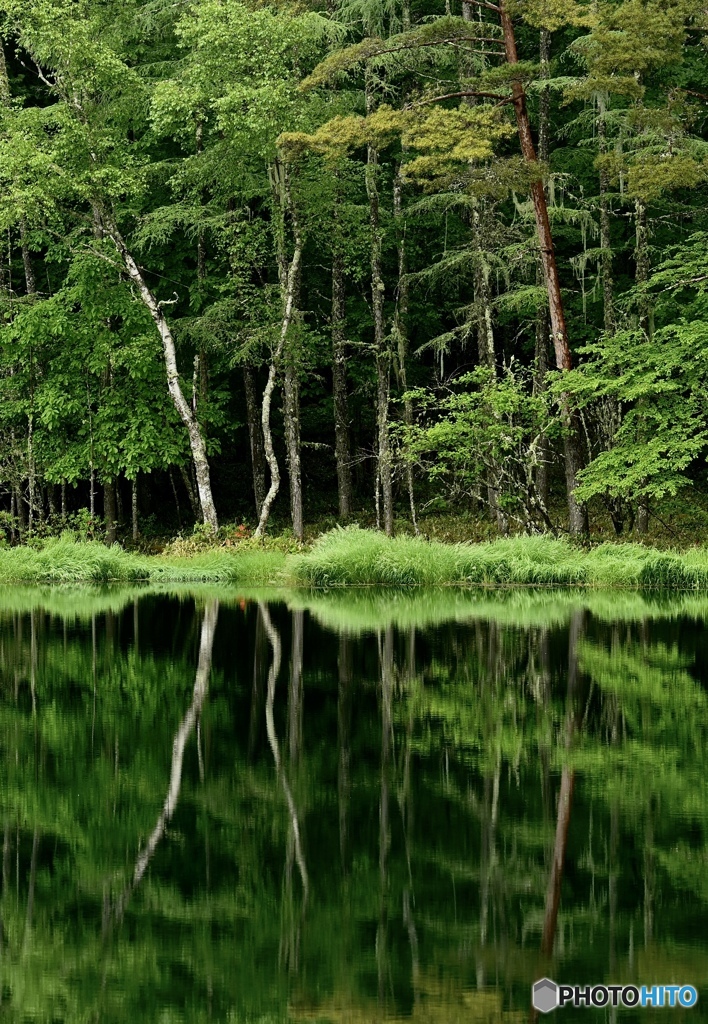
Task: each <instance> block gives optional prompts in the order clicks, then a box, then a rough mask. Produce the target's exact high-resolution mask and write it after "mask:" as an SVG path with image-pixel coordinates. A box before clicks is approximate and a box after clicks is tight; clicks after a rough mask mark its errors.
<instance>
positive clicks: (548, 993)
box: [531, 978, 558, 1013]
mask: <svg viewBox="0 0 708 1024" xmlns="http://www.w3.org/2000/svg"><path fill="white" fill-rule="evenodd" d="M531 1002H532V1003H533V1008H534V1010H538V1011H539V1013H550V1012H551V1010H555V1008H556V1007H557V1006H558V986H557V985H556V983H555V981H551V979H550V978H541V980H540V981H536V982H534V986H533V988H532V990H531Z"/></svg>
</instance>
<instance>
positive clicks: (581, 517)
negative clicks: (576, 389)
mask: <svg viewBox="0 0 708 1024" xmlns="http://www.w3.org/2000/svg"><path fill="white" fill-rule="evenodd" d="M499 12H500V18H501V27H502V32H503V35H504V50H505V54H506V60H507V63H508V64H518V62H519V57H518V54H517V52H516V38H515V36H514V26H513V23H512V20H511V17H510V15H509V13H508V11H507V10H506V8H505V5H504V3H503V2H502V3H501V4H500V7H499ZM511 95H512V99H513V103H514V113H515V114H516V126H517V129H518V132H519V143H520V145H521V153H522V155H523V157H524V160H525V161H526V162H527V163H528V164H536V163H537V159H536V150H535V148H534V144H533V137H532V135H531V124H530V122H529V115H528V110H527V109H526V94H525V93H524V87H523V85H522V84H521V82H520V81H514V82H512V86H511ZM531 197H532V199H533V209H534V214H535V217H536V230H537V232H538V243H539V247H540V250H541V263H542V264H543V276H544V279H545V282H546V292H547V294H548V311H549V314H550V318H551V333H552V335H553V349H554V351H555V356H556V367H557V368H558V369H559V370H569V369H570V368H571V365H572V361H571V358H570V346H569V344H568V328H567V326H566V322H565V311H564V309H563V298H562V296H561V289H560V279H559V277H558V264H557V263H556V254H555V251H554V248H553V235H552V233H551V224H550V221H549V219H548V205H547V203H546V193H545V190H544V187H543V181H542V180H541V178H540V176H537V178H536V180H534V182H533V183H532V185H531ZM561 411H562V414H563V420H564V421H565V426H566V431H567V436H566V442H565V476H566V486H567V488H568V507H569V511H570V532H571V533H573V534H577V533H586V532H587V528H588V527H587V510H586V509H585V507H584V506H581V505H579V504H578V502H577V501H576V499H575V497H574V494H573V492H574V491H575V487H576V484H577V474H578V470H579V469H580V468H581V465H582V457H581V454H580V450H579V444H578V430H577V424H576V423H575V422H574V420H575V417H574V416H573V415H572V413H571V410H570V404H569V402H568V399H567V397H566V396H565V395H563V396H562V397H561Z"/></svg>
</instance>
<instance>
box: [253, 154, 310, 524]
mask: <svg viewBox="0 0 708 1024" xmlns="http://www.w3.org/2000/svg"><path fill="white" fill-rule="evenodd" d="M284 188H285V201H286V206H287V208H288V209H289V212H290V220H291V224H292V231H293V241H294V250H293V258H292V260H291V261H290V266H289V267H288V270H287V278H286V281H285V294H284V298H283V320H282V324H281V327H280V336H279V338H278V344H277V345H276V348H275V351H274V352H273V355H272V357H271V363H270V368H269V370H268V380H267V381H266V386H265V390H264V391H263V403H262V407H261V425H262V427H263V444H264V449H265V456H266V461H267V463H268V467H269V469H270V487H269V488H268V493H267V494H266V496H265V499H264V501H263V507H262V509H261V516H260V519H259V521H258V526H257V527H256V532H255V534H254V536H255V537H262V536H263V534H264V533H265V529H266V526H267V523H268V517H269V516H270V510H271V506H272V504H273V502H274V501H275V498H276V496H277V494H278V490H279V489H280V468H279V466H278V460H277V458H276V456H275V450H274V448H273V435H272V433H271V429H270V407H271V402H272V400H273V390H274V389H275V377H276V374H277V372H278V368H279V366H280V363H281V361H282V358H283V352H284V350H285V344H286V341H287V337H288V331H289V329H290V325H291V323H292V320H293V314H294V312H295V297H296V294H297V285H298V281H299V278H300V262H301V260H302V235H301V233H300V222H299V220H298V216H297V211H296V210H295V207H294V205H293V203H292V199H291V197H290V187H289V179H288V175H287V174H286V175H285V185H284Z"/></svg>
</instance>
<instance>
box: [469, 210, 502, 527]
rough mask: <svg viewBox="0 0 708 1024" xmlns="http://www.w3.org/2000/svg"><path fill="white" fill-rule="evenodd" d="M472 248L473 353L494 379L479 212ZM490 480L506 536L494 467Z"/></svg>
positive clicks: (489, 497) (486, 265)
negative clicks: (475, 318)
mask: <svg viewBox="0 0 708 1024" xmlns="http://www.w3.org/2000/svg"><path fill="white" fill-rule="evenodd" d="M471 228H472V244H473V246H474V251H475V268H474V297H475V305H476V307H477V352H478V356H479V363H480V366H485V367H486V368H487V369H488V370H489V371H490V373H491V374H492V376H493V377H494V378H495V379H496V377H497V358H496V352H495V350H494V326H493V322H492V296H491V289H490V287H489V273H490V268H489V261H488V259H487V254H486V253H485V251H484V247H483V245H482V218H481V216H480V213H479V208H478V207H477V206H476V205H475V207H474V208H473V210H472V223H471ZM489 476H490V480H489V482H488V484H487V501H488V502H489V507H490V508H491V510H492V512H493V513H494V517H495V519H496V521H497V529H498V530H499V532H500V533H501V534H502V536H506V534H507V533H508V532H509V523H508V520H507V518H506V516H505V515H504V513H503V511H502V508H501V505H500V503H499V493H500V477H501V473H500V471H499V467H498V466H497V465H496V464H492V465H490V467H489Z"/></svg>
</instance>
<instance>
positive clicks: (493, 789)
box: [479, 751, 501, 947]
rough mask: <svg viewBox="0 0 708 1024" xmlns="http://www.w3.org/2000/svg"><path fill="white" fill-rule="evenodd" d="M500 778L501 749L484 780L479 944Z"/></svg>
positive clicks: (483, 936)
mask: <svg viewBox="0 0 708 1024" xmlns="http://www.w3.org/2000/svg"><path fill="white" fill-rule="evenodd" d="M500 779H501V751H498V752H497V763H496V767H495V769H494V776H493V778H492V779H489V777H487V778H486V779H485V781H484V790H485V793H484V808H485V813H484V819H483V821H482V850H481V856H480V893H479V944H480V946H482V947H484V946H486V945H487V925H488V920H489V889H490V885H491V880H492V877H493V874H494V864H495V861H496V832H497V817H498V811H499V782H500Z"/></svg>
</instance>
